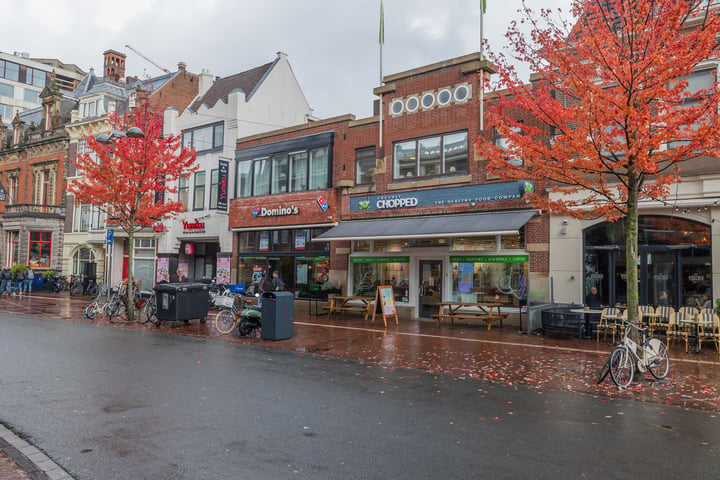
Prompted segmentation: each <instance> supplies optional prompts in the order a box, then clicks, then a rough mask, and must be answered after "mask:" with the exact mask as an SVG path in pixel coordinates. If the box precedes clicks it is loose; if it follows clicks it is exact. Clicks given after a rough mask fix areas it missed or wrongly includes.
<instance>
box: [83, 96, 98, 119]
mask: <svg viewBox="0 0 720 480" xmlns="http://www.w3.org/2000/svg"><path fill="white" fill-rule="evenodd" d="M100 103H101V101H100V99H95V100H90V101H86V102H83V103H82V105H81V106H80V116H81V117H82V118H90V117H96V116H98V115H101V114H102V113H103V112H101V107H100Z"/></svg>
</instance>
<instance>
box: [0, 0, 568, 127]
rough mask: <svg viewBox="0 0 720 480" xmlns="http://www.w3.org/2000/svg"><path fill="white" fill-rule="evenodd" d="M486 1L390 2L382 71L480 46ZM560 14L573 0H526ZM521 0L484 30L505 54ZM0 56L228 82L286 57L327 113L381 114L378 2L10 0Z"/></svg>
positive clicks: (491, 15) (494, 13) (495, 1)
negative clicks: (119, 55) (203, 74)
mask: <svg viewBox="0 0 720 480" xmlns="http://www.w3.org/2000/svg"><path fill="white" fill-rule="evenodd" d="M480 1H481V0H384V9H385V44H384V46H383V66H382V72H383V75H390V74H393V73H397V72H402V71H405V70H408V69H411V68H415V67H419V66H422V65H427V64H430V63H434V62H438V61H441V60H446V59H449V58H453V57H458V56H461V55H465V54H468V53H473V52H477V51H479V45H480V8H479V5H480ZM528 5H529V6H530V7H531V8H534V9H538V8H540V7H543V8H558V7H559V8H561V9H562V10H563V12H564V13H565V15H564V16H565V18H569V13H568V11H569V6H570V0H528ZM519 7H520V0H487V13H486V15H485V21H484V33H485V37H486V38H488V40H489V42H490V46H491V48H492V49H494V50H499V49H501V48H502V46H503V43H504V42H503V38H504V37H503V35H504V33H505V32H506V30H507V27H508V25H509V23H510V21H511V20H512V19H513V18H514V17H515V18H517V9H518V8H519ZM2 16H3V24H4V25H3V36H4V37H5V40H3V42H2V47H0V50H2V51H4V52H6V53H11V54H12V53H13V52H16V51H20V52H28V53H29V54H30V56H31V57H38V58H57V59H59V60H61V61H62V62H65V63H74V64H77V65H78V66H79V67H80V68H82V69H83V70H85V71H88V70H89V69H90V68H91V67H92V68H94V69H95V71H96V73H98V74H101V73H102V52H103V51H105V50H107V49H114V50H118V51H120V52H123V53H125V54H127V60H126V69H127V70H126V73H127V74H129V75H137V76H139V77H143V76H147V75H150V76H157V75H160V74H162V71H161V70H159V69H157V68H156V67H154V66H153V65H152V64H151V63H149V62H148V61H146V60H144V59H143V58H142V57H141V56H140V55H138V54H136V53H134V52H133V51H131V50H130V49H128V48H126V47H125V45H126V44H129V45H131V46H132V47H134V48H135V49H137V50H138V51H140V52H142V53H143V54H144V55H145V56H147V57H149V58H151V59H152V60H153V61H155V62H156V63H158V64H160V65H162V66H164V67H165V68H167V69H169V70H171V71H175V70H177V64H178V62H179V61H184V62H185V63H187V68H188V70H189V71H192V72H194V73H199V72H200V71H201V70H202V69H207V70H209V71H210V73H212V74H213V75H215V76H227V75H232V74H235V73H239V72H242V71H245V70H248V69H250V68H253V67H256V66H258V65H262V64H264V63H267V62H270V61H272V60H274V59H275V56H276V55H275V53H276V52H278V51H282V52H285V53H286V54H287V55H288V59H289V61H290V65H291V66H292V68H293V71H294V72H295V75H296V76H297V78H298V81H299V82H300V86H301V88H302V89H303V91H304V92H305V96H306V97H307V100H308V102H309V104H310V106H311V107H312V108H313V109H314V114H315V116H317V117H320V118H328V117H332V116H336V115H342V114H346V113H351V114H354V115H355V116H356V117H357V118H364V117H368V116H370V115H371V114H372V102H373V100H374V99H375V98H377V97H375V96H374V95H373V94H372V90H373V88H374V87H376V86H378V85H380V60H379V56H380V55H379V45H378V31H379V17H380V0H305V1H301V0H264V1H255V0H231V1H222V0H123V1H122V2H108V1H105V0H75V1H73V2H69V3H68V2H58V1H56V0H25V1H22V2H18V1H15V2H13V1H10V0H7V1H5V2H3V5H2Z"/></svg>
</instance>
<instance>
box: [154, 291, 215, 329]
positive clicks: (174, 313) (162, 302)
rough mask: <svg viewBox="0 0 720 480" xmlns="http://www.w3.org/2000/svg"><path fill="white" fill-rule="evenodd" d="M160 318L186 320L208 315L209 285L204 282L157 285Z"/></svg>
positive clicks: (157, 306)
mask: <svg viewBox="0 0 720 480" xmlns="http://www.w3.org/2000/svg"><path fill="white" fill-rule="evenodd" d="M155 292H156V299H155V305H156V308H157V318H158V320H168V321H178V320H183V321H185V322H187V321H189V320H190V319H193V318H199V319H200V323H205V317H207V315H208V302H209V294H208V286H207V285H206V284H204V283H161V284H160V285H157V286H156V287H155Z"/></svg>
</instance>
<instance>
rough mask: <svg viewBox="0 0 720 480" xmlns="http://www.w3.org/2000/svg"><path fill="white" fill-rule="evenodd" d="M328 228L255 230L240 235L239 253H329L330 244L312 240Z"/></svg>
mask: <svg viewBox="0 0 720 480" xmlns="http://www.w3.org/2000/svg"><path fill="white" fill-rule="evenodd" d="M327 231H328V228H301V229H295V230H292V229H285V230H261V231H258V230H255V231H249V232H239V233H238V251H239V252H242V253H252V252H262V253H264V252H308V251H313V252H329V251H330V242H313V241H312V239H313V238H314V237H317V236H318V235H320V234H322V233H325V232H327Z"/></svg>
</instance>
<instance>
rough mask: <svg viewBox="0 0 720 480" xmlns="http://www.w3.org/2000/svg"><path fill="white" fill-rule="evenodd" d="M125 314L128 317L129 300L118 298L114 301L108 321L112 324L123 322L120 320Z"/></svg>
mask: <svg viewBox="0 0 720 480" xmlns="http://www.w3.org/2000/svg"><path fill="white" fill-rule="evenodd" d="M123 314H125V315H126V316H127V300H125V297H117V298H115V299H114V300H113V301H112V304H111V305H110V307H109V311H108V317H109V318H108V321H109V322H110V323H117V322H121V321H122V319H121V318H120V317H121V316H122V315H123Z"/></svg>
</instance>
